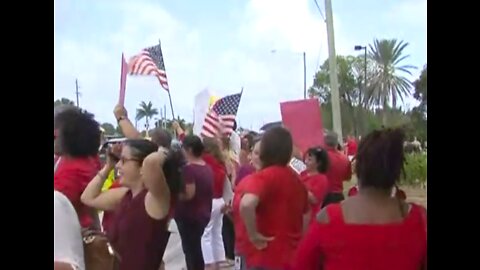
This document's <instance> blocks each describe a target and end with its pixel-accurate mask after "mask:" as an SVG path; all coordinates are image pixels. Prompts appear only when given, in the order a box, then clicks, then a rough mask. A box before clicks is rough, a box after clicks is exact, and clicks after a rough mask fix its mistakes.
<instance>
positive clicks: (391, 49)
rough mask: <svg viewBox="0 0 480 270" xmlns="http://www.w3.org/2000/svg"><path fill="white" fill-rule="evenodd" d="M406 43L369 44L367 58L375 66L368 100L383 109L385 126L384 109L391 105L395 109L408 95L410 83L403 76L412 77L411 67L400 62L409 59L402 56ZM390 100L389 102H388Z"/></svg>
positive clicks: (376, 41)
mask: <svg viewBox="0 0 480 270" xmlns="http://www.w3.org/2000/svg"><path fill="white" fill-rule="evenodd" d="M407 46H408V43H405V42H403V41H397V40H396V39H383V40H377V39H376V40H374V41H373V45H372V44H370V52H369V57H370V59H371V60H372V61H373V62H374V64H375V67H374V68H375V74H374V76H373V77H372V78H371V79H370V80H371V87H370V88H369V89H368V91H369V93H368V96H367V98H368V100H369V101H370V102H371V103H372V104H373V105H376V106H381V107H382V108H384V110H383V112H384V114H383V119H382V122H383V124H384V125H387V114H386V111H387V110H386V108H388V106H389V105H390V104H391V107H392V108H396V107H397V102H398V101H402V102H403V98H404V97H406V96H408V95H410V89H411V86H412V83H411V82H410V81H409V80H408V79H407V78H406V77H404V76H402V75H403V74H409V75H412V73H411V71H410V70H411V69H414V68H415V67H414V66H412V65H403V64H402V61H403V60H405V59H406V58H408V57H409V55H404V49H405V48H406V47H407ZM390 100H391V102H390Z"/></svg>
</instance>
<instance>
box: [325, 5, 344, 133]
mask: <svg viewBox="0 0 480 270" xmlns="http://www.w3.org/2000/svg"><path fill="white" fill-rule="evenodd" d="M325 13H326V17H327V18H326V21H327V38H328V60H329V61H328V63H329V66H330V89H331V90H332V117H333V130H334V131H335V133H337V135H338V138H339V140H340V141H341V140H342V139H343V135H342V116H341V112H340V95H339V93H338V78H337V56H336V54H335V35H334V31H333V14H332V1H331V0H325Z"/></svg>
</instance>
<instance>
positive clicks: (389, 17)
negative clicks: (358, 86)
mask: <svg viewBox="0 0 480 270" xmlns="http://www.w3.org/2000/svg"><path fill="white" fill-rule="evenodd" d="M332 2H333V14H334V26H335V43H336V44H335V47H336V51H337V54H341V55H348V54H353V55H355V54H357V52H355V51H354V50H353V47H354V46H355V45H357V44H359V45H365V44H368V43H371V42H372V41H373V39H374V38H379V39H382V38H397V39H399V40H404V41H406V42H408V43H409V44H410V45H409V46H408V47H407V48H406V53H408V54H409V55H410V58H408V59H407V60H406V61H405V64H412V65H414V66H417V67H418V69H417V70H416V71H414V76H413V77H411V79H412V80H414V79H416V78H417V77H418V75H419V74H420V71H421V68H422V67H423V65H424V64H425V63H426V61H427V60H426V59H427V34H426V33H427V29H426V28H427V27H426V26H427V1H426V0H390V1H385V0H363V1H352V0H335V1H332ZM318 3H319V4H320V7H321V9H322V11H323V14H325V9H324V1H323V0H318ZM54 31H55V52H54V57H55V60H54V61H55V67H54V76H55V78H54V81H55V85H54V98H55V99H58V98H61V97H66V98H69V99H72V100H75V78H78V81H79V85H80V92H81V97H80V106H81V107H83V108H85V109H87V110H89V111H91V112H93V113H94V114H95V115H96V118H97V120H98V121H99V122H102V123H103V122H110V123H114V122H115V119H114V117H113V113H112V110H113V107H114V106H115V104H116V102H117V100H118V88H119V77H120V75H119V74H120V59H121V53H122V52H124V53H125V55H126V57H127V58H128V57H130V56H132V55H134V54H136V53H137V52H139V51H140V50H141V49H142V48H144V47H147V46H152V45H155V44H157V43H158V40H159V39H161V41H162V50H163V55H164V58H165V66H166V70H167V76H168V80H169V85H170V89H171V95H172V100H173V104H174V109H175V113H176V114H179V115H180V116H181V117H182V118H185V119H187V120H188V121H191V120H192V118H193V113H192V111H193V97H194V96H195V95H196V93H198V92H199V91H201V90H203V89H205V88H207V89H209V90H210V91H211V92H212V93H214V94H216V95H218V96H223V95H226V94H230V93H235V92H238V91H240V89H241V87H244V94H243V97H242V102H241V104H240V108H239V112H238V122H239V123H240V125H241V126H243V127H246V128H259V127H260V126H261V125H262V124H264V123H266V122H270V121H276V120H279V119H280V108H279V103H280V102H282V101H287V100H294V99H300V98H302V97H303V62H302V55H301V54H302V52H303V51H305V52H306V55H307V86H309V85H311V83H312V82H313V75H314V73H315V71H316V69H317V67H318V66H319V65H320V64H322V63H323V62H324V61H325V60H326V59H327V57H328V46H327V38H326V26H325V23H324V22H323V18H322V16H321V15H320V13H319V12H318V10H317V8H316V6H315V3H314V0H216V1H214V0H202V1H195V0H163V1H160V0H157V1H154V0H136V1H135V0H131V1H122V0H102V1H95V0H82V1H78V0H77V1H74V0H55V30H54ZM272 50H276V53H271V51H272ZM141 101H152V103H153V104H154V106H156V107H158V108H160V107H162V108H163V106H164V105H167V109H168V112H167V117H171V113H170V108H169V105H168V96H167V93H166V92H165V91H164V90H163V89H162V88H161V87H160V85H159V83H158V81H157V80H156V79H155V78H149V77H129V78H128V80H127V94H126V108H127V110H129V111H130V115H131V116H132V117H133V115H134V114H135V109H136V108H137V106H138V104H139V103H140V102H141ZM414 104H415V102H414V101H413V100H412V99H409V100H408V101H407V104H406V106H407V107H412V106H413V105H414Z"/></svg>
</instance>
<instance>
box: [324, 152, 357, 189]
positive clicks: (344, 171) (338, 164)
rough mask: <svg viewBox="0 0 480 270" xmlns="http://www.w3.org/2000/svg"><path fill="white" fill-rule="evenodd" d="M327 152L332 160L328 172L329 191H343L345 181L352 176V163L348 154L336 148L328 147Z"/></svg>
mask: <svg viewBox="0 0 480 270" xmlns="http://www.w3.org/2000/svg"><path fill="white" fill-rule="evenodd" d="M327 154H328V159H329V160H330V168H329V169H328V171H327V173H326V176H327V178H328V189H329V190H328V192H329V193H343V181H348V180H350V178H352V164H351V163H350V161H349V160H348V158H347V156H346V155H344V154H342V153H341V152H340V151H338V150H336V149H333V148H330V149H328V150H327Z"/></svg>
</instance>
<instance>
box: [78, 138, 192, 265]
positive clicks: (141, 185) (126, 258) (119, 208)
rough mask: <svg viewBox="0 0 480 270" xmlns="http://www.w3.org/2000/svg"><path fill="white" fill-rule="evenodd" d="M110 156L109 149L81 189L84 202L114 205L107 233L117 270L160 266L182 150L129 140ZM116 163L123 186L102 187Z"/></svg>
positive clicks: (104, 207) (106, 207) (109, 207)
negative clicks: (83, 188) (113, 155)
mask: <svg viewBox="0 0 480 270" xmlns="http://www.w3.org/2000/svg"><path fill="white" fill-rule="evenodd" d="M117 147H119V145H116V146H114V147H113V149H116V148H117ZM112 152H113V153H118V151H112ZM116 156H118V154H116ZM113 160H114V159H113V157H112V153H109V154H108V155H107V163H106V164H105V166H104V167H103V169H102V170H100V172H98V174H97V175H96V176H95V177H94V178H93V179H92V181H91V182H90V183H89V184H88V186H87V188H86V189H85V191H84V192H83V194H82V197H81V199H82V202H83V203H84V204H86V205H88V206H90V207H93V208H95V209H98V210H103V211H112V210H114V211H115V214H114V217H113V220H112V223H111V224H110V227H109V230H108V231H107V236H108V239H109V241H110V243H111V245H112V247H113V249H114V251H115V253H116V255H117V259H118V265H119V270H138V269H142V270H158V269H159V267H160V264H161V262H162V257H163V254H164V252H165V249H166V246H167V239H168V236H169V232H168V224H169V222H170V220H171V218H172V210H171V209H172V207H173V203H172V202H174V201H175V200H174V198H175V197H176V195H177V194H178V193H179V189H180V185H179V183H180V166H181V162H183V159H182V155H181V152H176V151H173V150H167V149H165V148H160V149H158V146H157V145H156V144H155V143H153V142H151V141H147V140H127V141H125V142H124V144H123V147H122V149H121V154H120V155H119V158H118V160H119V161H118V163H117V164H116V165H115V162H114V161H113ZM114 166H115V167H116V169H117V170H118V173H119V175H120V184H121V185H122V187H120V188H115V189H110V190H107V191H104V192H101V189H102V186H103V184H104V182H105V180H106V178H107V174H108V173H109V172H110V171H111V170H112V169H113V167H114Z"/></svg>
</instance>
